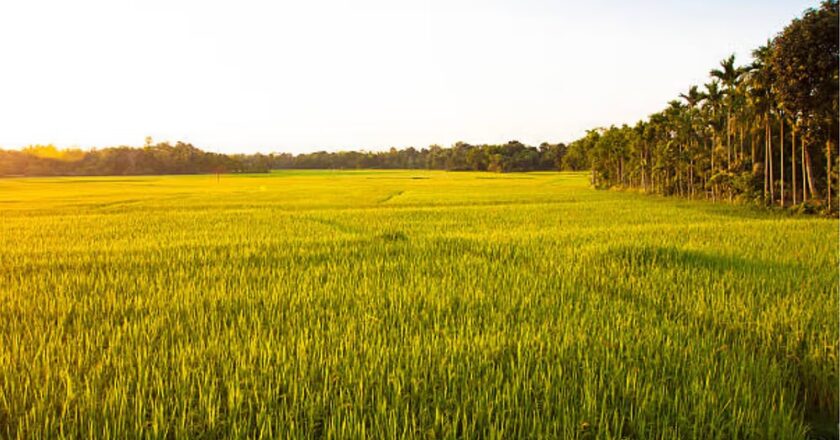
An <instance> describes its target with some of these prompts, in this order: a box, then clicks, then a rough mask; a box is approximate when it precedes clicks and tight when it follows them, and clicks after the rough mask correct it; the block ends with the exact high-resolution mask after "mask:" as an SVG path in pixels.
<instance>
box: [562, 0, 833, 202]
mask: <svg viewBox="0 0 840 440" xmlns="http://www.w3.org/2000/svg"><path fill="white" fill-rule="evenodd" d="M838 22H840V16H839V15H838V3H837V0H829V1H824V2H823V3H822V4H821V6H820V7H819V8H817V9H809V10H807V11H806V12H805V14H804V15H803V16H802V17H801V18H797V19H795V20H793V21H792V22H791V23H790V24H789V25H788V26H787V27H786V28H785V29H784V30H783V31H782V32H781V33H779V34H778V35H777V36H776V37H775V38H773V39H772V40H769V41H768V42H767V45H765V46H762V47H760V48H758V49H756V50H755V51H754V52H753V58H754V59H753V61H752V62H751V63H750V64H749V65H746V66H740V67H739V66H737V65H736V64H735V56H734V55H733V56H731V57H729V58H727V59H725V60H723V61H721V63H720V67H719V68H717V69H712V70H711V71H710V72H709V74H710V76H711V78H712V79H711V82H709V83H708V84H706V85H705V90H703V91H701V90H700V89H699V88H698V87H697V86H691V87H689V89H688V91H687V93H685V94H681V95H680V98H681V100H674V101H671V102H670V103H668V107H667V108H666V109H665V110H663V111H661V112H659V113H655V114H653V115H651V116H650V117H649V118H648V120H647V121H639V122H638V123H637V124H636V125H635V126H633V127H630V126H627V125H623V126H621V127H615V126H612V127H610V128H599V129H594V130H591V131H589V132H588V133H587V135H586V136H585V137H584V138H582V139H580V140H578V141H575V142H573V143H571V144H569V148H568V150H569V152H573V153H575V154H577V155H586V157H587V158H588V159H589V163H590V165H591V169H592V178H593V183H595V184H597V185H600V186H605V187H609V186H622V187H635V188H643V189H644V190H645V191H647V192H655V193H659V194H667V195H680V196H683V197H690V198H707V199H728V200H733V199H735V198H738V199H741V200H743V201H749V202H758V203H759V204H764V205H773V204H778V205H779V206H791V205H794V206H796V205H798V206H797V208H798V209H799V210H803V211H814V210H822V211H827V212H836V211H837V206H838V205H837V203H832V197H834V201H835V202H837V196H836V194H837V191H838V188H837V182H838V173H837V171H838V169H840V154H837V137H838V132H837V127H838V124H840V121H838V100H839V99H840V98H838V63H840V61H838V59H840V50H838V40H837V35H838V33H840V24H838ZM683 101H685V102H684V103H683Z"/></svg>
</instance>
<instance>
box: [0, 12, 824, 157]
mask: <svg viewBox="0 0 840 440" xmlns="http://www.w3.org/2000/svg"><path fill="white" fill-rule="evenodd" d="M817 4H818V2H816V1H796V0H788V1H779V0H743V1H734V0H733V1H725V0H712V1H709V0H707V1H703V2H700V1H673V0H672V1H666V0H661V1H617V0H616V1H550V0H483V1H471V0H466V1H460V0H429V1H398V0H391V1H385V0H359V1H343V0H314V1H279V0H278V1H255V0H239V1H233V0H230V1H225V2H223V1H207V0H151V1H150V0H143V1H123V0H102V1H98V0H74V1H68V0H52V1H44V0H2V1H0V148H17V147H20V146H23V145H26V144H31V143H54V144H56V145H58V146H63V147H64V146H81V147H91V146H100V147H102V146H112V145H118V144H126V145H141V144H142V143H143V138H144V137H145V136H146V135H151V136H153V137H154V138H155V139H156V140H171V141H176V140H184V141H188V142H192V143H193V144H195V145H196V146H198V147H200V148H204V149H207V150H212V151H222V152H255V151H263V152H268V151H290V152H303V151H314V150H316V149H326V150H337V149H350V148H353V149H362V148H363V149H370V150H375V149H382V148H387V147H389V146H398V147H404V146H409V145H413V146H418V147H424V146H428V145H429V144H432V143H438V144H441V145H450V144H452V143H454V142H456V141H458V140H463V141H466V142H470V143H484V142H488V143H490V142H492V143H496V142H506V141H508V140H511V139H518V140H520V141H523V142H526V143H529V144H538V143H540V142H542V141H550V142H558V141H564V142H565V141H571V140H574V139H575V138H577V137H578V136H580V135H581V134H583V132H584V131H585V130H586V129H588V128H593V127H595V126H602V125H609V124H613V123H615V124H620V123H624V122H626V123H633V122H635V121H636V120H638V119H640V118H643V117H645V116H647V115H648V114H650V113H652V112H655V111H658V110H660V109H661V108H663V107H664V106H665V105H666V102H667V101H668V100H670V99H673V98H675V97H676V96H677V94H678V93H680V92H682V91H684V90H685V89H687V87H688V85H690V84H692V83H702V82H705V81H707V73H708V71H709V69H711V68H712V67H715V66H716V64H717V63H718V61H719V60H720V59H722V58H724V57H725V56H727V55H728V54H729V53H732V52H734V53H736V54H737V55H738V57H739V59H740V61H741V62H746V61H747V60H748V57H749V53H750V51H751V50H752V49H753V48H755V47H756V46H758V45H760V44H762V43H763V42H765V41H766V40H767V39H768V38H769V37H771V36H772V35H773V34H775V33H776V32H778V31H780V30H781V29H782V28H783V27H784V26H785V25H786V24H787V23H788V22H789V21H790V20H791V19H792V18H794V17H795V16H798V15H800V14H801V12H802V11H803V10H804V9H805V8H807V7H810V6H816V5H817Z"/></svg>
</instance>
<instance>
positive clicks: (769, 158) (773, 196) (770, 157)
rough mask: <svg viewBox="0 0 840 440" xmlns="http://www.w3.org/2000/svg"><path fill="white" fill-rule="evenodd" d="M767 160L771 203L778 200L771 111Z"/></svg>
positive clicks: (768, 116)
mask: <svg viewBox="0 0 840 440" xmlns="http://www.w3.org/2000/svg"><path fill="white" fill-rule="evenodd" d="M767 161H768V162H769V164H768V168H769V169H770V176H769V178H768V179H769V180H768V182H769V185H770V204H771V205H772V204H773V202H775V201H776V191H775V188H774V186H775V182H774V180H775V179H773V128H772V127H771V126H770V113H768V114H767Z"/></svg>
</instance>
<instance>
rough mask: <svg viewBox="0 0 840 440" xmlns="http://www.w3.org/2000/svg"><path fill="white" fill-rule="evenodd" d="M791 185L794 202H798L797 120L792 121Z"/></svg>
mask: <svg viewBox="0 0 840 440" xmlns="http://www.w3.org/2000/svg"><path fill="white" fill-rule="evenodd" d="M790 186H791V192H790V195H791V197H792V201H793V204H794V205H795V204H796V121H791V123H790Z"/></svg>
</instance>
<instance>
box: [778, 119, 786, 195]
mask: <svg viewBox="0 0 840 440" xmlns="http://www.w3.org/2000/svg"><path fill="white" fill-rule="evenodd" d="M779 206H785V117H784V115H782V113H781V112H780V113H779Z"/></svg>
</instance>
